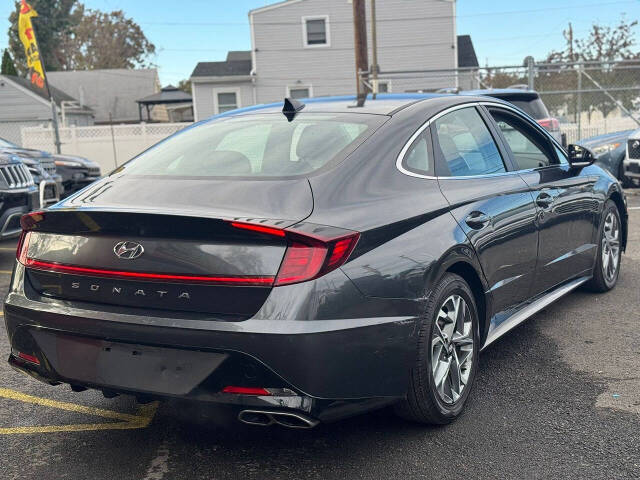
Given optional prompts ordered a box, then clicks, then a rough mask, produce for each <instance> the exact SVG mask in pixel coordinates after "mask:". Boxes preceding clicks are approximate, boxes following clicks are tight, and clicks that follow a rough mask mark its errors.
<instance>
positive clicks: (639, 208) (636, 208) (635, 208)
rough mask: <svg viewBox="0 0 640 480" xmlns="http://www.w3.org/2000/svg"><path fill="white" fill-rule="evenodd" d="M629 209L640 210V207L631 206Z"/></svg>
mask: <svg viewBox="0 0 640 480" xmlns="http://www.w3.org/2000/svg"><path fill="white" fill-rule="evenodd" d="M627 210H640V207H629V208H627Z"/></svg>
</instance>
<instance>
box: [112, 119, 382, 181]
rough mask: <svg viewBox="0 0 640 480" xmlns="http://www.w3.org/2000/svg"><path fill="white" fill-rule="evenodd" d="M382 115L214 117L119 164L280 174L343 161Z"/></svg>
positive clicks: (150, 170) (162, 170)
mask: <svg viewBox="0 0 640 480" xmlns="http://www.w3.org/2000/svg"><path fill="white" fill-rule="evenodd" d="M387 118H388V117H385V116H379V115H366V114H314V113H309V114H299V115H297V116H296V117H295V118H294V119H293V121H291V122H289V121H288V120H287V119H286V117H285V116H284V115H283V114H281V113H278V114H263V115H247V116H238V117H228V118H221V119H218V120H214V121H212V122H208V123H205V124H203V125H200V126H197V127H194V128H191V129H187V130H185V131H184V132H181V133H179V134H178V135H175V136H174V137H171V138H169V139H167V140H166V141H164V142H161V143H159V144H158V145H157V146H155V147H153V148H152V149H150V150H148V151H146V152H144V153H142V154H141V155H140V156H138V157H137V158H135V159H133V160H132V161H131V162H129V163H127V164H126V165H125V166H124V171H125V172H126V173H128V174H133V175H167V176H188V177H194V176H195V177H283V176H296V175H304V174H308V173H311V172H313V171H315V170H318V169H320V168H322V167H324V166H325V165H328V164H331V163H336V162H338V161H340V160H342V159H344V158H345V157H346V156H347V155H348V154H349V153H351V152H352V151H353V150H355V148H357V146H358V145H360V144H361V143H362V142H363V141H364V140H365V139H366V138H367V137H368V136H369V135H371V134H372V133H373V131H375V129H376V128H377V127H378V126H380V125H381V124H382V123H383V122H384V121H385V120H386V119H387Z"/></svg>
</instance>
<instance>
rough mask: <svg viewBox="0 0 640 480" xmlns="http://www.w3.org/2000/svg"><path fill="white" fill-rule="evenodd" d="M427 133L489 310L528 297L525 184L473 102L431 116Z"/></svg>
mask: <svg viewBox="0 0 640 480" xmlns="http://www.w3.org/2000/svg"><path fill="white" fill-rule="evenodd" d="M431 132H432V136H433V143H434V150H435V154H436V162H437V165H436V166H437V175H438V181H439V184H440V189H441V190H442V193H443V194H444V196H445V197H446V199H447V201H448V202H449V204H450V205H451V213H452V214H453V216H454V217H455V219H456V221H457V222H458V224H459V225H460V227H461V228H462V229H463V230H464V232H465V233H466V235H467V238H468V239H469V241H470V243H471V244H472V245H473V247H474V248H475V251H476V253H477V255H478V258H479V260H480V264H481V266H482V269H483V272H484V275H485V277H486V279H487V281H488V284H489V293H490V295H491V297H492V303H493V308H492V312H489V313H490V314H491V316H493V315H494V314H497V313H499V312H505V311H507V310H509V309H511V308H512V307H515V306H517V305H518V304H520V303H522V302H523V301H525V300H526V299H527V298H528V297H529V292H530V287H531V284H532V282H533V279H534V273H535V265H536V254H537V248H538V245H537V235H538V234H537V231H536V225H535V218H536V208H535V205H534V203H533V198H532V196H531V193H530V191H529V187H528V186H527V184H526V183H525V182H524V180H523V179H522V178H521V177H520V176H519V175H518V173H516V172H513V171H509V170H510V166H511V164H510V162H509V160H508V159H504V158H503V156H505V155H504V153H501V151H500V149H499V148H498V146H497V143H496V141H495V139H494V137H493V135H492V134H491V131H490V128H489V127H488V126H487V124H486V123H485V121H484V119H483V117H482V116H481V114H480V112H479V111H478V109H477V108H476V107H473V106H469V107H466V108H463V109H459V110H454V111H452V112H450V113H448V114H446V115H444V116H442V117H440V118H438V119H436V120H435V121H434V124H433V125H432V127H431ZM505 160H506V161H505Z"/></svg>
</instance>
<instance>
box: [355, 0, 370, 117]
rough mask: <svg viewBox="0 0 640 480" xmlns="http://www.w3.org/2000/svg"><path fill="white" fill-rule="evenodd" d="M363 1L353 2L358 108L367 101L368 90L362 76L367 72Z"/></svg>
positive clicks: (365, 16)
mask: <svg viewBox="0 0 640 480" xmlns="http://www.w3.org/2000/svg"><path fill="white" fill-rule="evenodd" d="M364 2H365V0H353V32H354V46H355V53H356V85H357V87H358V89H357V92H358V106H359V107H362V106H363V105H364V102H365V100H366V99H367V93H368V91H369V89H368V88H367V84H366V83H365V81H364V75H366V74H367V72H368V71H369V58H368V52H367V14H366V9H365V3H364Z"/></svg>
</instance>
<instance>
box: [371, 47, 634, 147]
mask: <svg viewBox="0 0 640 480" xmlns="http://www.w3.org/2000/svg"><path fill="white" fill-rule="evenodd" d="M379 78H380V81H381V82H382V83H384V82H388V83H390V84H392V85H394V86H395V85H401V84H402V81H404V82H407V81H411V83H412V88H411V89H409V90H397V89H394V90H393V92H394V93H401V92H402V91H412V92H433V91H438V90H444V91H449V92H452V93H453V92H458V91H464V90H475V89H499V88H518V89H522V90H535V91H537V92H538V93H539V94H540V97H541V99H542V101H543V102H544V104H545V105H546V107H547V109H548V110H549V114H550V116H552V117H554V118H556V119H558V121H559V122H560V128H561V130H562V132H563V133H565V135H566V136H567V141H568V142H575V141H577V140H579V139H581V138H587V137H591V136H594V135H600V134H604V133H610V132H616V131H621V130H628V129H636V128H640V60H621V61H609V62H579V63H538V64H536V63H534V62H533V60H532V59H530V60H528V61H527V62H526V64H524V65H522V66H499V67H482V68H459V69H455V70H422V71H418V70H416V71H382V72H380V74H379Z"/></svg>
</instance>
